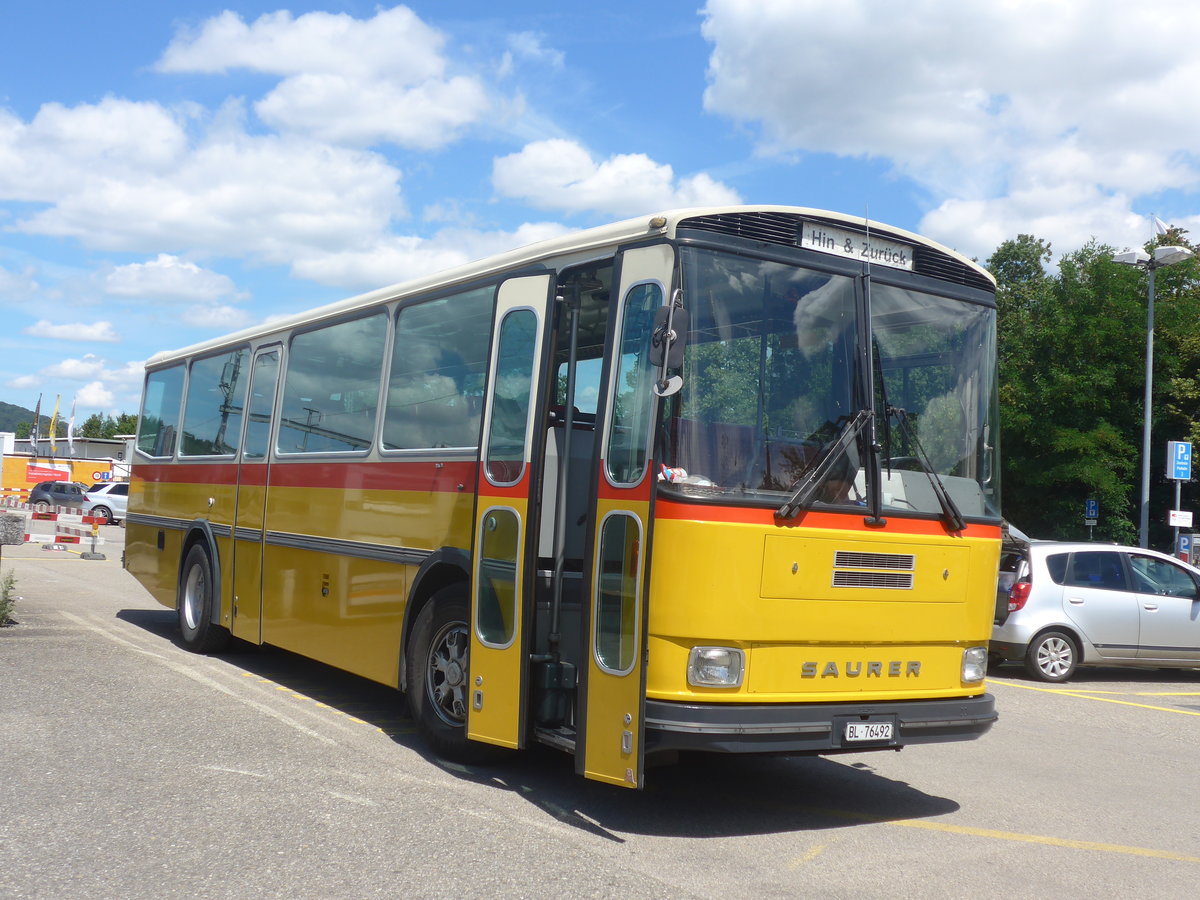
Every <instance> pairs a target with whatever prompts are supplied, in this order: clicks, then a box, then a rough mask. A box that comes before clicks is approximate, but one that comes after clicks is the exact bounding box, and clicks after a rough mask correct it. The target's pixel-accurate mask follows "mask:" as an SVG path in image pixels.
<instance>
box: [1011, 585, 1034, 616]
mask: <svg viewBox="0 0 1200 900" xmlns="http://www.w3.org/2000/svg"><path fill="white" fill-rule="evenodd" d="M1032 589H1033V585H1032V584H1030V583H1029V582H1028V581H1018V582H1017V583H1016V584H1014V585H1013V586H1012V590H1011V591H1009V592H1008V611H1009V612H1010V613H1011V612H1016V611H1017V610H1018V609H1021V608H1022V607H1023V606H1024V605H1025V601H1027V600H1028V599H1029V592H1030V591H1031V590H1032Z"/></svg>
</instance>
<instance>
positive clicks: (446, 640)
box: [405, 584, 500, 763]
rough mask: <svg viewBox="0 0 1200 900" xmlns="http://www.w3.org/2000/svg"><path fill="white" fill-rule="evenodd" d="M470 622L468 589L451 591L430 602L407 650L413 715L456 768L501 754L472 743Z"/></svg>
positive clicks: (426, 736)
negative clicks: (469, 729)
mask: <svg viewBox="0 0 1200 900" xmlns="http://www.w3.org/2000/svg"><path fill="white" fill-rule="evenodd" d="M470 618H471V605H470V602H469V601H468V599H467V588H466V585H462V584H453V585H449V586H447V587H444V588H442V589H441V590H439V591H438V592H436V593H435V594H434V595H433V596H432V597H430V598H429V601H428V602H427V603H426V604H425V605H424V606H423V607H422V608H421V611H420V612H419V613H418V614H417V619H416V621H415V622H414V623H413V629H412V632H411V634H410V636H409V639H408V645H407V647H406V648H405V651H406V652H405V669H406V671H405V675H406V679H405V680H406V683H407V691H408V709H409V714H410V715H411V716H412V718H413V721H414V722H415V723H416V726H417V730H418V731H419V732H420V733H421V736H422V737H423V738H424V739H425V740H426V741H427V742H428V743H429V745H430V746H431V747H432V748H433V749H434V751H435V752H436V753H437V754H438V755H439V756H441V757H443V758H444V759H448V760H452V761H454V762H463V763H479V762H486V761H487V760H489V759H495V758H496V757H497V756H498V755H499V754H500V751H499V750H498V748H495V747H490V746H488V745H485V744H479V743H476V742H475V741H470V740H468V739H467V704H468V703H470V694H471V686H470V683H469V677H470V665H469V657H470V650H471V632H470V626H469V624H468V623H469V622H470Z"/></svg>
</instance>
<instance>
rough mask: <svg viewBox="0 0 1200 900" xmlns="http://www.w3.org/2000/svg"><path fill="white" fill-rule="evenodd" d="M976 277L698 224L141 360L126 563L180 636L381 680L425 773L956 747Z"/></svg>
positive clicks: (847, 245) (659, 227) (848, 224)
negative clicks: (418, 744) (538, 745)
mask: <svg viewBox="0 0 1200 900" xmlns="http://www.w3.org/2000/svg"><path fill="white" fill-rule="evenodd" d="M994 295H995V282H994V279H992V277H991V276H990V275H989V274H988V273H987V272H986V271H985V270H983V269H982V268H980V267H979V266H977V265H976V264H974V263H973V262H971V261H970V260H968V259H966V258H964V257H962V256H960V255H959V254H957V253H955V252H953V251H951V250H949V249H947V248H945V247H942V246H940V245H938V244H935V243H933V242H932V241H929V240H926V239H924V238H921V237H918V236H917V235H915V234H911V233H909V232H906V231H902V230H900V229H896V228H889V227H887V226H884V225H880V224H877V223H874V222H867V221H864V220H863V219H861V218H854V217H851V216H846V215H840V214H837V213H832V212H824V211H819V210H814V209H804V208H798V207H784V206H742V207H729V208H714V209H689V210H677V211H672V212H666V213H661V214H657V215H648V216H646V217H644V218H639V219H632V220H629V221H624V222H619V223H616V224H613V225H609V226H605V227H601V228H595V229H591V230H587V231H583V232H580V233H577V234H573V235H570V236H568V237H562V238H558V239H555V240H551V241H547V242H544V243H540V244H536V245H533V246H529V247H524V248H521V249H518V250H514V251H512V252H510V253H507V254H504V255H501V256H497V257H493V258H490V259H486V260H483V261H481V262H478V263H474V264H471V265H467V266H463V267H461V268H458V269H454V270H452V271H449V272H445V273H442V274H439V275H436V276H432V277H428V278H423V279H420V280H416V281H411V282H408V283H404V284H401V285H398V286H394V287H389V288H385V289H382V290H379V291H375V292H372V293H368V294H364V295H362V296H359V297H355V298H353V299H350V300H346V301H344V302H340V303H336V304H333V305H330V306H327V307H324V308H321V309H317V310H314V311H312V312H308V313H304V314H301V315H297V316H294V317H292V318H291V319H288V320H285V321H277V322H272V323H270V324H267V325H263V326H261V327H258V328H253V329H250V330H247V331H243V332H240V333H238V334H234V335H231V336H230V337H228V338H223V339H221V340H214V341H209V342H206V343H203V344H200V345H197V346H194V347H189V348H187V349H185V350H180V351H178V352H171V353H162V354H159V355H157V356H155V357H154V358H153V359H151V360H150V361H149V362H148V363H147V366H146V369H147V371H146V381H145V389H144V397H143V403H142V409H141V417H140V424H139V429H138V437H137V447H136V459H135V461H134V465H133V473H132V483H131V491H130V504H129V518H128V534H127V550H126V565H127V567H128V569H129V570H130V571H131V572H132V573H133V574H134V575H135V576H136V577H137V578H138V579H139V581H141V583H142V584H144V585H145V586H146V587H147V588H148V589H149V590H150V591H151V592H152V593H153V595H154V596H155V597H156V598H157V599H158V600H159V601H160V602H161V603H163V604H164V605H166V606H168V607H171V608H174V609H177V610H178V616H179V626H180V629H181V631H182V636H183V641H184V643H185V644H186V645H187V646H188V647H189V648H191V649H193V650H196V651H199V652H216V651H219V650H220V649H221V648H223V647H224V646H225V645H226V644H227V642H228V641H229V639H230V637H231V636H234V637H237V638H240V639H242V640H246V641H249V642H251V643H266V644H271V645H274V646H277V647H281V648H284V649H286V650H289V651H292V652H295V653H298V654H302V655H304V656H306V657H311V658H312V659H315V660H320V661H321V662H323V663H327V664H329V665H332V666H336V667H339V668H342V669H345V670H348V671H350V672H354V673H356V674H358V675H360V676H363V677H365V678H368V679H373V680H375V681H378V682H382V683H384V684H388V685H392V686H395V687H397V688H398V689H400V690H402V691H404V692H405V694H406V696H407V702H408V706H409V710H410V712H411V715H412V718H413V719H414V721H415V723H416V725H417V727H418V729H419V731H420V732H421V733H422V735H423V736H424V738H425V739H427V741H428V742H429V743H430V744H431V745H432V747H433V748H435V749H436V751H437V752H438V753H440V754H443V755H444V756H446V757H448V758H454V759H460V760H471V759H477V758H480V757H481V755H484V754H485V753H486V754H494V753H497V752H500V751H497V750H496V748H497V747H506V748H514V749H515V748H521V747H524V746H526V745H528V744H529V743H530V742H542V743H545V744H549V745H552V746H554V747H556V748H561V749H562V750H564V751H566V752H569V753H572V754H573V755H574V759H575V766H576V769H577V771H578V772H579V773H581V774H583V775H585V776H586V777H588V778H593V779H598V780H601V781H606V782H610V783H613V784H617V785H624V786H628V787H634V788H640V787H642V786H643V784H644V771H645V763H646V759H647V757H654V756H655V755H662V756H663V757H669V755H670V754H672V753H677V752H679V751H708V752H722V753H838V752H862V751H866V750H883V749H888V750H893V749H899V748H901V747H903V746H905V745H908V744H917V743H925V742H932V741H952V740H965V739H971V738H975V737H978V736H979V735H981V734H983V733H984V732H986V731H987V730H988V729H989V728H990V727H991V725H992V723H993V722H994V721H995V719H996V713H995V708H994V703H993V699H992V697H991V696H990V695H989V694H987V693H986V692H985V683H984V674H985V669H986V646H987V640H988V636H989V633H990V630H991V620H992V614H993V606H994V597H995V589H996V579H997V571H998V558H999V552H1000V524H1001V523H1000V510H999V480H998V476H999V460H998V447H997V445H998V440H997V429H996V415H997V401H996V378H995V372H996V356H995V353H996V351H995V323H996V307H995V299H994Z"/></svg>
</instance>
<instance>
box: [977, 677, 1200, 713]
mask: <svg viewBox="0 0 1200 900" xmlns="http://www.w3.org/2000/svg"><path fill="white" fill-rule="evenodd" d="M988 683H989V684H1003V685H1007V686H1008V687H1015V688H1021V689H1022V690H1025V691H1038V692H1039V693H1042V694H1058V695H1059V696H1060V697H1078V698H1079V699H1080V700H1095V701H1097V702H1099V703H1116V704H1118V705H1120V706H1135V707H1137V708H1138V709H1154V710H1158V711H1159V712H1169V713H1175V714H1176V715H1180V716H1200V712H1196V711H1194V710H1190V709H1172V708H1171V707H1169V706H1151V705H1150V704H1149V703H1134V702H1133V701H1131V700H1115V699H1113V698H1111V697H1098V696H1096V694H1099V693H1102V692H1100V691H1093V692H1091V693H1087V692H1085V691H1080V690H1075V689H1073V688H1070V689H1063V688H1043V687H1034V686H1033V685H1032V684H1018V683H1017V682H1015V681H997V680H995V679H988ZM1133 696H1135V697H1137V696H1141V695H1139V694H1134V695H1133ZM1149 696H1151V697H1155V696H1167V697H1170V696H1182V697H1194V696H1198V695H1196V694H1179V695H1172V694H1150V695H1149Z"/></svg>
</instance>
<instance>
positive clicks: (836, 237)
mask: <svg viewBox="0 0 1200 900" xmlns="http://www.w3.org/2000/svg"><path fill="white" fill-rule="evenodd" d="M800 246H801V247H803V248H804V249H805V250H816V251H817V252H818V253H828V254H830V255H832V256H844V257H848V258H852V259H857V260H860V261H861V262H865V263H870V264H871V265H873V266H888V267H890V268H893V269H906V270H908V271H910V272H911V271H912V267H913V248H912V247H911V246H909V245H908V244H900V243H897V242H896V241H889V240H885V239H883V238H880V237H877V236H876V235H873V234H872V235H870V237H868V236H867V235H865V234H861V233H859V232H857V231H847V230H845V229H844V228H834V227H833V226H832V225H824V224H821V223H819V222H804V223H803V224H802V225H801V227H800Z"/></svg>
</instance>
